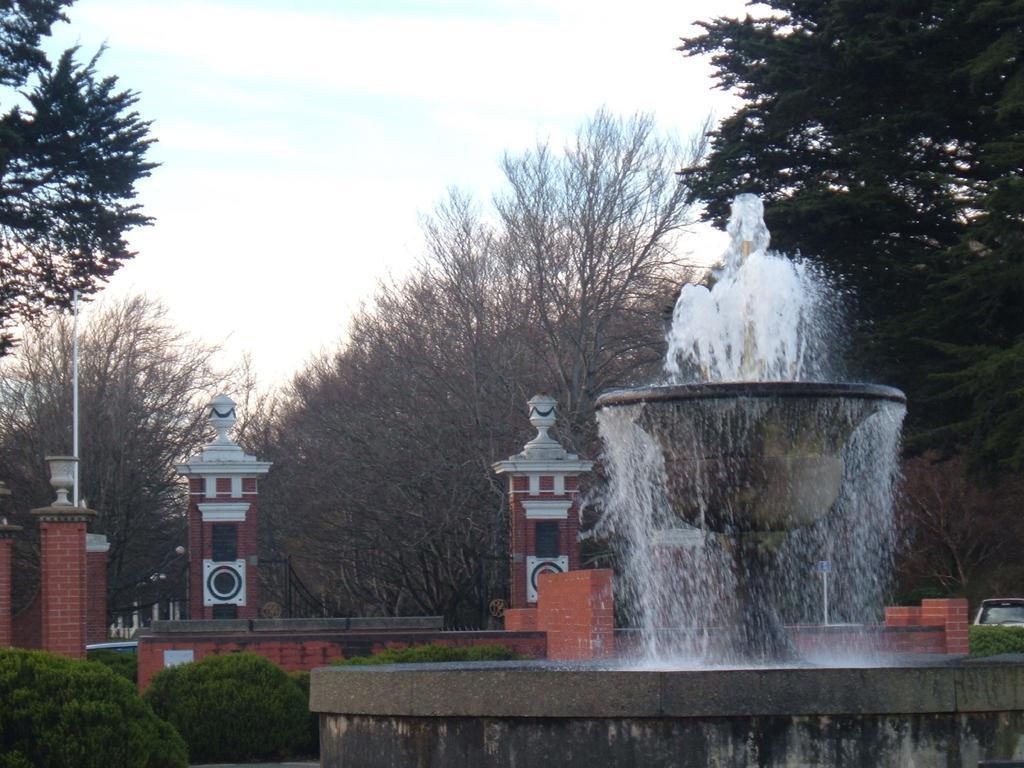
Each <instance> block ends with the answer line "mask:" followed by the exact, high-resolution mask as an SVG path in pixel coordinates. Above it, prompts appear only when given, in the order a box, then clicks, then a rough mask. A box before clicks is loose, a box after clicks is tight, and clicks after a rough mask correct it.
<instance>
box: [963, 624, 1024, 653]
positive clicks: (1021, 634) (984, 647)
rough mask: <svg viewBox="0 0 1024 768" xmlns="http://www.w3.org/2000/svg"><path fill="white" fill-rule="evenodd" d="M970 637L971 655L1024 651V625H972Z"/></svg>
mask: <svg viewBox="0 0 1024 768" xmlns="http://www.w3.org/2000/svg"><path fill="white" fill-rule="evenodd" d="M968 637H969V639H970V651H971V656H995V655H997V654H1000V653H1024V627H986V626H977V627H971V628H970V634H969V635H968Z"/></svg>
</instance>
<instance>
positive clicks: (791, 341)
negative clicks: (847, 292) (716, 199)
mask: <svg viewBox="0 0 1024 768" xmlns="http://www.w3.org/2000/svg"><path fill="white" fill-rule="evenodd" d="M727 232H728V233H729V237H730V242H729V247H728V249H727V250H726V252H725V255H724V256H723V258H722V265H721V266H720V267H719V268H717V269H715V270H714V271H713V273H712V279H713V280H714V284H713V286H712V287H711V288H707V287H705V286H703V285H686V286H683V289H682V291H680V293H679V299H678V300H677V301H676V305H675V309H674V311H673V313H672V327H671V328H670V329H669V331H668V338H667V341H668V354H667V355H666V357H665V371H666V373H667V374H668V376H669V380H670V381H671V382H672V383H674V384H684V383H689V382H696V381H827V380H830V379H832V380H834V378H835V376H836V373H837V365H836V361H835V355H834V349H835V346H836V344H835V337H836V336H837V330H838V328H839V327H841V316H842V310H841V302H839V301H838V300H837V299H838V298H839V293H838V291H836V290H835V289H834V288H833V287H832V285H831V281H830V280H829V279H828V277H827V275H826V274H825V273H824V271H823V270H821V269H820V268H818V267H815V266H814V265H812V264H810V263H809V262H806V261H794V260H791V259H789V258H787V257H786V256H783V255H781V254H778V253H774V252H772V251H769V250H768V244H769V242H770V237H769V234H768V229H767V228H766V227H765V225H764V205H763V204H762V203H761V200H760V199H759V198H758V197H757V196H756V195H739V196H738V197H737V198H736V199H735V200H734V201H733V204H732V217H731V218H730V219H729V225H728V227H727Z"/></svg>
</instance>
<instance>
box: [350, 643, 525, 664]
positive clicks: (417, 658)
mask: <svg viewBox="0 0 1024 768" xmlns="http://www.w3.org/2000/svg"><path fill="white" fill-rule="evenodd" d="M519 658H521V657H520V656H518V655H517V654H516V653H515V652H513V651H512V649H511V648H506V647H505V646H504V645H471V646H468V647H451V646H447V645H414V646H411V647H409V648H388V649H387V650H384V651H381V652H380V653H375V654H373V656H354V657H352V658H350V659H338V660H337V661H335V662H333V663H334V664H336V665H339V666H363V665H367V664H439V663H444V662H449V661H511V660H514V659H519Z"/></svg>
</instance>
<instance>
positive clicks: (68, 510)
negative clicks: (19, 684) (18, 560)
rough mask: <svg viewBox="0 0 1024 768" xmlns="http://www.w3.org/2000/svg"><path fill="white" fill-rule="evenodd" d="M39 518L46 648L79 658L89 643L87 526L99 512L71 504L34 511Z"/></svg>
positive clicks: (43, 638)
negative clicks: (70, 505) (87, 630)
mask: <svg viewBox="0 0 1024 768" xmlns="http://www.w3.org/2000/svg"><path fill="white" fill-rule="evenodd" d="M32 514H33V515H35V516H36V517H38V518H39V550H40V566H41V567H40V575H39V595H40V599H41V601H42V645H43V650H45V651H50V652H52V653H59V654H62V655H64V656H71V657H72V658H76V659H80V658H84V657H85V644H86V600H87V596H86V591H87V590H86V567H85V526H86V523H87V521H88V520H90V519H91V518H92V517H94V516H95V515H96V513H95V512H93V511H92V510H89V509H81V508H76V507H69V506H53V507H44V508H42V509H34V510H32Z"/></svg>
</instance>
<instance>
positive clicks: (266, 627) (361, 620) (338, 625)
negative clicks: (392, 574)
mask: <svg viewBox="0 0 1024 768" xmlns="http://www.w3.org/2000/svg"><path fill="white" fill-rule="evenodd" d="M443 626H444V618H443V617H441V616H380V617H352V618H337V619H190V620H184V621H154V622H153V624H152V634H153V635H166V634H200V633H208V632H209V633H214V632H216V633H230V634H234V633H239V632H243V633H245V632H254V633H256V632H355V631H367V632H375V631H381V630H387V631H391V630H439V629H441V628H442V627H443Z"/></svg>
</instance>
